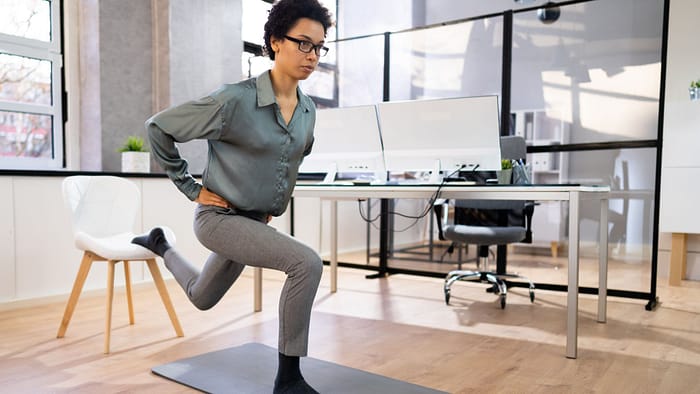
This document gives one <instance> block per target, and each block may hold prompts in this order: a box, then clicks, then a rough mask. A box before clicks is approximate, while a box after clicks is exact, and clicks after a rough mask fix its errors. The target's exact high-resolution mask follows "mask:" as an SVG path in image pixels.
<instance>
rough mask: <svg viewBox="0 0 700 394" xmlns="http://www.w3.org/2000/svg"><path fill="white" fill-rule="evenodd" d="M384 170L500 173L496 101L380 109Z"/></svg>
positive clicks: (424, 103) (426, 102) (389, 105)
mask: <svg viewBox="0 0 700 394" xmlns="http://www.w3.org/2000/svg"><path fill="white" fill-rule="evenodd" d="M377 111H378V117H379V126H380V130H381V135H382V143H383V146H384V158H385V164H386V169H387V170H388V171H390V172H401V171H431V170H434V169H438V168H439V169H440V171H442V173H443V174H444V175H449V174H450V173H451V172H453V171H455V170H458V169H460V168H462V169H463V170H464V171H469V170H475V169H477V168H478V170H500V169H501V147H500V137H499V134H500V132H499V117H498V96H478V97H462V98H448V99H432V100H415V101H396V102H384V103H380V104H378V105H377Z"/></svg>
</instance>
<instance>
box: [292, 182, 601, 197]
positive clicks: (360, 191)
mask: <svg viewBox="0 0 700 394" xmlns="http://www.w3.org/2000/svg"><path fill="white" fill-rule="evenodd" d="M438 188H439V189H440V194H439V196H438V197H439V198H461V199H469V198H478V199H481V200H487V199H491V200H503V199H508V200H538V201H567V200H569V199H570V197H569V195H570V193H580V194H581V197H582V198H584V199H589V198H594V199H599V198H601V197H600V196H602V195H605V197H607V194H608V193H609V192H610V188H609V187H608V186H586V185H454V184H449V183H447V184H445V185H443V186H438V185H368V186H355V185H334V184H332V183H331V184H298V185H297V186H296V188H295V189H294V194H293V195H294V197H320V198H328V199H356V198H399V199H400V198H429V197H431V196H432V195H433V194H434V193H435V192H436V191H437V190H438Z"/></svg>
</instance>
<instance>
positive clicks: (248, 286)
mask: <svg viewBox="0 0 700 394" xmlns="http://www.w3.org/2000/svg"><path fill="white" fill-rule="evenodd" d="M368 273H371V272H369V271H362V270H356V269H341V270H340V275H339V289H338V292H337V293H335V294H330V293H329V285H328V282H329V278H328V272H327V271H326V272H324V277H323V282H322V285H321V288H320V289H319V292H318V296H317V299H316V303H315V307H314V312H313V316H312V329H311V345H310V356H313V357H315V358H319V359H322V360H327V361H331V362H335V363H338V364H342V365H345V366H349V367H353V368H359V369H362V370H366V371H369V372H373V373H377V374H381V375H385V376H388V377H391V378H396V379H401V380H405V381H408V382H411V383H415V384H419V385H424V386H428V387H431V388H435V389H439V390H444V391H447V392H451V393H501V392H503V393H525V392H528V393H529V392H534V393H572V392H573V393H688V392H698V390H699V389H698V387H700V302H698V300H699V299H700V284H699V283H698V282H684V283H683V286H681V287H678V288H668V287H666V286H665V285H664V283H660V284H659V288H658V294H659V298H660V301H661V303H660V305H659V307H658V308H657V309H656V310H655V311H653V312H649V311H646V310H645V309H644V304H645V303H644V302H642V301H635V300H629V299H620V298H610V299H609V301H608V322H607V324H599V323H596V321H595V314H596V301H595V298H593V297H592V296H587V295H582V296H581V298H580V320H579V342H578V343H579V357H578V359H576V360H571V359H567V358H565V357H564V346H565V341H566V310H565V305H566V297H565V293H560V292H548V291H538V292H537V298H536V300H535V303H534V304H531V303H530V301H529V299H528V296H527V291H526V290H525V289H513V290H512V291H511V292H510V293H509V296H508V306H507V307H506V309H504V310H501V308H500V307H499V305H498V303H497V301H496V297H494V296H493V295H492V294H488V293H486V292H485V291H484V285H480V284H470V283H458V284H456V285H455V287H454V288H453V292H452V302H451V304H452V305H450V306H447V305H445V302H444V299H443V294H442V289H441V286H442V281H441V280H440V279H432V278H425V277H411V276H405V275H394V276H391V277H389V278H383V279H378V280H368V279H365V278H364V275H366V274H368ZM583 276H585V273H582V277H583ZM660 282H662V281H660ZM282 283H283V276H281V275H279V274H277V273H274V272H268V271H266V272H265V275H264V299H263V301H264V305H263V308H264V309H263V311H262V312H260V313H253V312H252V305H253V297H252V276H251V271H246V272H244V275H243V276H242V277H241V278H240V280H239V281H238V282H237V283H236V284H235V285H234V287H233V288H232V289H231V290H230V291H229V293H228V294H227V295H226V296H225V297H224V299H223V300H222V302H221V303H220V304H219V305H217V306H216V307H214V308H213V309H211V310H209V311H206V312H202V311H198V310H196V309H195V308H194V307H193V306H191V305H190V304H189V302H188V301H187V300H186V298H185V297H184V294H183V292H182V290H180V288H179V287H177V285H176V284H175V283H174V282H172V281H171V282H169V283H168V286H169V290H170V294H171V296H172V298H173V302H174V303H175V308H176V310H177V312H178V314H179V317H180V321H181V323H182V326H183V329H184V331H185V337H184V338H177V337H176V336H175V332H174V330H173V328H172V326H171V325H170V322H169V320H168V318H167V315H166V313H165V310H164V308H163V307H162V305H161V304H160V299H159V297H158V295H157V292H156V291H155V289H154V288H153V286H151V285H150V284H141V285H138V286H136V289H135V292H136V293H135V308H136V324H135V325H133V326H130V325H129V324H128V313H127V307H126V302H125V299H124V294H123V291H121V292H117V293H116V296H115V308H114V318H113V327H114V330H113V333H112V353H111V354H109V355H104V354H102V341H103V333H102V330H103V324H104V295H103V293H102V292H91V293H87V294H85V295H84V296H83V298H81V300H80V302H79V303H78V306H77V309H76V312H75V315H74V316H73V320H72V322H71V324H70V326H69V328H68V332H67V335H66V337H65V338H63V339H56V338H55V336H56V330H57V329H58V326H59V322H60V320H61V315H62V313H63V307H64V305H65V298H67V297H58V298H54V299H48V300H42V301H40V302H36V301H32V302H24V303H20V304H15V305H10V306H7V305H5V306H2V307H0V308H1V309H0V392H2V393H127V392H128V393H189V392H193V390H191V389H188V388H187V387H184V386H181V385H179V384H177V383H173V382H170V381H168V380H165V379H163V378H160V377H158V376H155V375H153V374H151V372H150V368H151V367H153V366H155V365H160V364H164V363H168V362H170V361H174V360H177V359H180V358H184V357H189V356H194V355H197V354H201V353H205V352H209V351H214V350H219V349H223V348H226V347H231V346H237V345H240V344H244V343H247V342H260V343H263V344H266V345H269V346H273V347H276V344H277V312H276V311H277V297H278V295H279V291H280V289H281V286H282ZM233 392H235V390H234V391H233Z"/></svg>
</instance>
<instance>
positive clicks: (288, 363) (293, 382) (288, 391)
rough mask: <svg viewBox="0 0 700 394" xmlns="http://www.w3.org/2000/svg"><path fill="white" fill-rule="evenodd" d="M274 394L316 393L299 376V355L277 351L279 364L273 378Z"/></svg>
mask: <svg viewBox="0 0 700 394" xmlns="http://www.w3.org/2000/svg"><path fill="white" fill-rule="evenodd" d="M272 392H273V393H274V394H318V391H316V390H314V389H313V387H311V386H309V384H308V383H306V381H305V380H304V377H303V376H301V370H300V369H299V356H287V355H285V354H282V353H279V366H278V368H277V377H276V378H275V388H274V390H273V391H272Z"/></svg>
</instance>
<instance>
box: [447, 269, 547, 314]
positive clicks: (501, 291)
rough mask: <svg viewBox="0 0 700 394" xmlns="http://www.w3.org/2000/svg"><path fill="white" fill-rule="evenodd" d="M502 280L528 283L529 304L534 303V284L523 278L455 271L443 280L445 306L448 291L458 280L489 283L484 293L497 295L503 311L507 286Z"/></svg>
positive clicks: (490, 273)
mask: <svg viewBox="0 0 700 394" xmlns="http://www.w3.org/2000/svg"><path fill="white" fill-rule="evenodd" d="M503 278H520V279H525V280H527V281H528V282H530V286H529V293H530V302H535V284H534V283H532V281H531V280H530V279H528V278H526V277H524V276H520V275H517V274H496V273H494V272H481V271H463V270H456V271H450V273H448V274H447V277H446V278H445V285H444V289H443V290H444V293H445V304H446V305H449V304H450V289H451V287H452V284H453V283H454V282H456V281H458V280H471V281H479V282H484V283H491V284H492V286H491V287H489V288H487V289H486V291H487V292H489V293H494V294H496V295H498V298H499V302H500V304H501V309H505V307H506V296H507V295H508V286H506V282H505V280H503Z"/></svg>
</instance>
